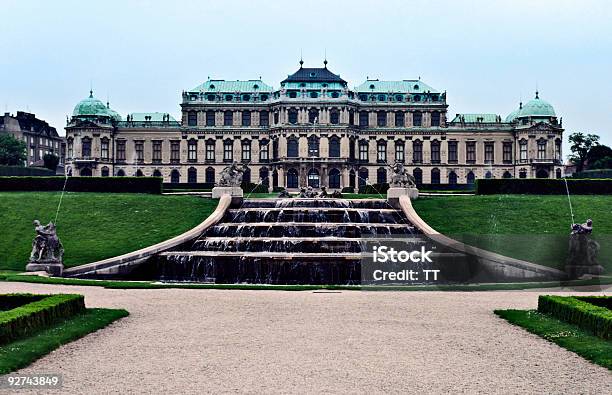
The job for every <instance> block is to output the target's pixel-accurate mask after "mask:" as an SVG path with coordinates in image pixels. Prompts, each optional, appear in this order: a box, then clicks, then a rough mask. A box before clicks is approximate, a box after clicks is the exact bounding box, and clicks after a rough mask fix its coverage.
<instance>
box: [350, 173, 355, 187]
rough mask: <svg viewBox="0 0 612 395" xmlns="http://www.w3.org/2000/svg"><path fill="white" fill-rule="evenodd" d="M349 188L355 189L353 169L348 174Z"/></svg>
mask: <svg viewBox="0 0 612 395" xmlns="http://www.w3.org/2000/svg"><path fill="white" fill-rule="evenodd" d="M349 186H350V187H351V188H355V170H353V169H351V171H350V172H349Z"/></svg>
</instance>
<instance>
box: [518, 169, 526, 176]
mask: <svg viewBox="0 0 612 395" xmlns="http://www.w3.org/2000/svg"><path fill="white" fill-rule="evenodd" d="M519 178H527V170H525V169H521V170H519Z"/></svg>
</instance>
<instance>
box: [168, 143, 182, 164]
mask: <svg viewBox="0 0 612 395" xmlns="http://www.w3.org/2000/svg"><path fill="white" fill-rule="evenodd" d="M180 161H181V142H180V141H171V142H170V162H171V163H179V162H180Z"/></svg>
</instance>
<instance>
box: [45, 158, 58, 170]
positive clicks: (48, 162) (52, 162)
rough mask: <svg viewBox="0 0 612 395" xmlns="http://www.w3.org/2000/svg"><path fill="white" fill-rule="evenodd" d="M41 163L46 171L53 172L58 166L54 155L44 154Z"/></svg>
mask: <svg viewBox="0 0 612 395" xmlns="http://www.w3.org/2000/svg"><path fill="white" fill-rule="evenodd" d="M43 162H45V167H46V168H47V169H50V170H53V171H55V170H56V169H57V165H58V164H59V157H58V156H57V155H54V154H45V155H44V156H43Z"/></svg>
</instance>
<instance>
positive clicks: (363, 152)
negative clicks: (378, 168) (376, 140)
mask: <svg viewBox="0 0 612 395" xmlns="http://www.w3.org/2000/svg"><path fill="white" fill-rule="evenodd" d="M359 160H360V161H364V162H367V161H368V144H367V143H365V144H364V143H361V144H359Z"/></svg>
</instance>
